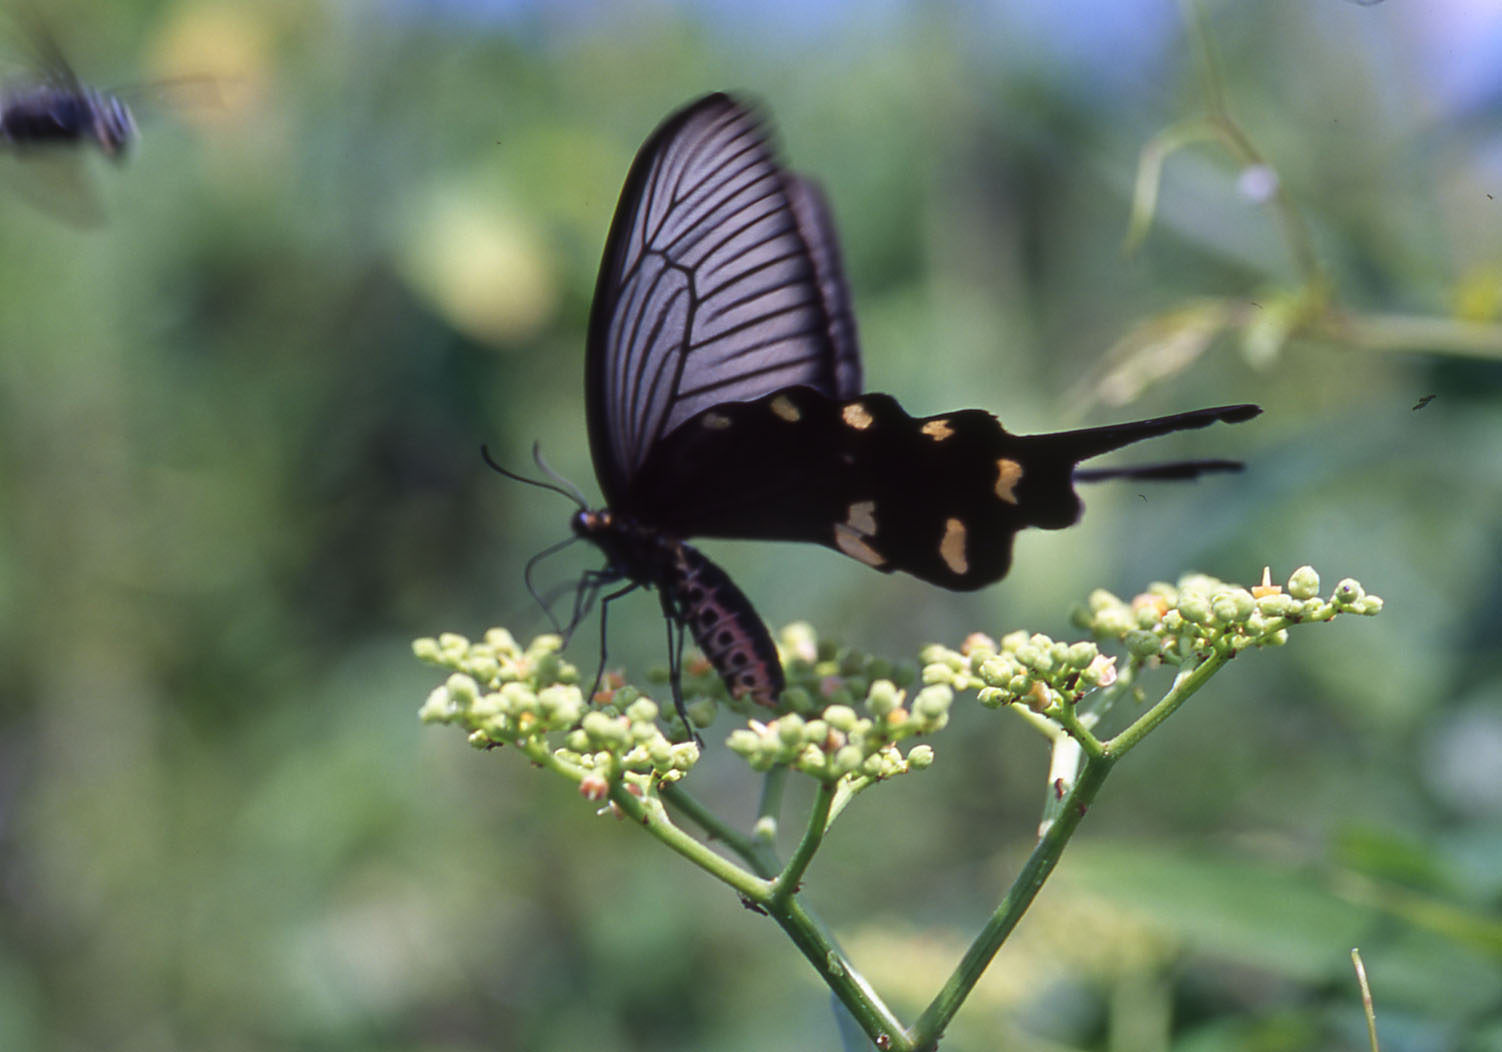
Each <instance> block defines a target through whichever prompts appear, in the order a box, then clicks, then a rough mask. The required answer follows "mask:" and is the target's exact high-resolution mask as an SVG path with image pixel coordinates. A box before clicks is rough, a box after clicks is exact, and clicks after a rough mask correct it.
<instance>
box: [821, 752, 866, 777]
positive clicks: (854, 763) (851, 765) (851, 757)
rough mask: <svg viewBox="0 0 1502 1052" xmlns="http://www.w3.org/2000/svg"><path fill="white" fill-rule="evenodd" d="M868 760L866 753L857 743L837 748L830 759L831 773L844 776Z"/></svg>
mask: <svg viewBox="0 0 1502 1052" xmlns="http://www.w3.org/2000/svg"><path fill="white" fill-rule="evenodd" d="M865 761H866V754H865V753H864V752H862V751H861V750H860V748H859V747H858V746H855V745H844V746H841V747H840V748H839V749H836V750H835V754H834V756H833V757H831V758H830V761H829V773H830V774H832V775H834V776H835V777H836V778H843V777H844V776H845V775H847V774H850V773H851V772H852V771H855V770H857V769H858V768H859V767H860V765H861V764H862V763H864V762H865Z"/></svg>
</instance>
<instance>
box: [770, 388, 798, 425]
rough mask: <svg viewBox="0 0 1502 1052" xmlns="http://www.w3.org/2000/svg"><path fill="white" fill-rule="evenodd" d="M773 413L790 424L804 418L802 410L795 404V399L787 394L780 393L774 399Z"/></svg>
mask: <svg viewBox="0 0 1502 1052" xmlns="http://www.w3.org/2000/svg"><path fill="white" fill-rule="evenodd" d="M772 413H773V414H774V415H775V416H779V417H781V418H782V419H783V420H786V421H787V422H788V423H790V424H791V423H795V422H797V421H798V420H801V419H802V418H803V413H802V411H801V410H799V408H798V407H797V406H796V405H794V404H793V400H792V399H791V398H789V397H788V396H787V395H778V396H777V397H776V398H774V399H772Z"/></svg>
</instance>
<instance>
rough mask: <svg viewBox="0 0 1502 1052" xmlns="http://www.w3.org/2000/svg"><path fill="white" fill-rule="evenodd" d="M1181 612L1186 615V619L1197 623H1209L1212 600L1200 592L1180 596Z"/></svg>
mask: <svg viewBox="0 0 1502 1052" xmlns="http://www.w3.org/2000/svg"><path fill="white" fill-rule="evenodd" d="M1179 612H1180V613H1181V614H1183V615H1184V620H1186V621H1189V622H1192V623H1193V624H1196V625H1208V624H1209V623H1210V600H1208V599H1206V598H1205V597H1204V596H1202V595H1200V594H1198V593H1191V594H1189V595H1184V596H1180V597H1179Z"/></svg>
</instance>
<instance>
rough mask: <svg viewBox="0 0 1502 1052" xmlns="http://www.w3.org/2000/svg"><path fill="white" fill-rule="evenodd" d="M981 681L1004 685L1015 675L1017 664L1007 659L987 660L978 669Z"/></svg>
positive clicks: (995, 658) (1009, 658)
mask: <svg viewBox="0 0 1502 1052" xmlns="http://www.w3.org/2000/svg"><path fill="white" fill-rule="evenodd" d="M976 671H977V672H978V673H979V674H980V678H981V681H982V682H984V683H989V684H992V685H993V686H994V685H996V684H998V683H1005V682H1006V681H1007V680H1009V679H1011V678H1012V677H1013V676H1015V675H1016V674H1017V663H1016V662H1015V661H1013V660H1012V659H1011V657H1010V656H1008V657H993V658H988V659H987V660H986V661H985V662H984V663H983V664H982V665H981V667H980V668H979V669H977V670H976Z"/></svg>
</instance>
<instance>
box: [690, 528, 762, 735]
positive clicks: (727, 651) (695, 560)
mask: <svg viewBox="0 0 1502 1052" xmlns="http://www.w3.org/2000/svg"><path fill="white" fill-rule="evenodd" d="M662 589H663V594H664V596H669V597H671V601H672V603H673V609H674V613H675V615H676V617H677V619H678V620H679V622H680V623H682V624H683V625H686V626H687V627H688V630H689V634H690V635H692V636H693V637H694V643H695V644H697V645H698V647H699V649H700V650H701V651H702V652H703V653H704V656H705V657H706V658H707V659H708V660H709V663H710V664H711V665H712V666H714V670H715V671H716V672H717V673H719V676H720V678H721V679H722V680H724V681H725V687H726V689H727V690H729V691H730V693H731V695H732V696H734V697H738V698H739V697H745V698H750V699H751V700H752V701H754V702H756V703H757V704H759V705H765V706H767V707H768V708H772V707H775V706H776V705H777V699H778V698H779V696H780V695H781V694H782V688H783V687H784V686H785V680H784V679H783V674H782V662H781V661H780V660H779V659H778V657H777V646H776V644H774V643H773V642H772V636H771V633H769V632H768V631H767V626H766V625H764V624H762V620H761V617H760V616H759V615H758V614H757V613H756V609H755V608H754V607H753V606H752V605H751V601H750V600H749V599H747V598H746V595H745V593H744V592H742V591H741V590H740V589H739V588H737V587H736V586H735V584H734V582H732V581H731V580H730V577H729V576H728V575H727V574H726V573H725V571H724V570H722V569H720V568H719V567H718V566H716V565H715V564H714V563H712V562H710V561H709V559H707V558H706V557H705V556H704V555H703V554H701V553H700V552H699V551H698V550H697V549H695V548H693V547H690V546H689V545H687V544H684V543H682V542H678V543H677V544H675V545H674V548H673V558H672V562H671V565H670V569H669V573H668V575H667V576H666V577H665V579H664V580H663V582H662Z"/></svg>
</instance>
